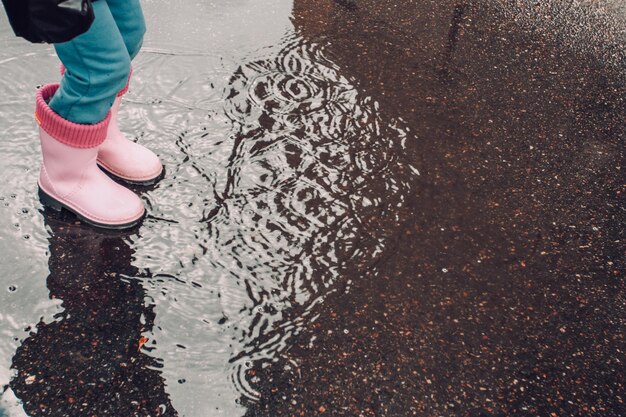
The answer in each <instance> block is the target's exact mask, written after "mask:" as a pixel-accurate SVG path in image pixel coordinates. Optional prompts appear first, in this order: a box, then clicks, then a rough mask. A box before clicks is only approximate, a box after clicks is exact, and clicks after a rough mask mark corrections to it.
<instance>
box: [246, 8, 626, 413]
mask: <svg viewBox="0 0 626 417" xmlns="http://www.w3.org/2000/svg"><path fill="white" fill-rule="evenodd" d="M565 3H566V2H548V3H547V4H543V3H535V2H517V3H516V4H513V2H453V1H419V2H418V1H409V2H403V3H398V2H394V1H385V0H383V1H380V0H377V1H368V0H359V1H347V0H346V1H343V0H342V1H336V2H330V1H306V0H303V1H296V4H295V9H294V22H295V25H296V28H297V30H299V31H300V33H301V34H302V35H303V36H304V37H307V38H309V39H310V40H311V41H318V42H323V43H326V45H327V46H326V47H327V50H328V51H329V53H330V56H331V57H332V59H333V60H334V61H335V62H336V63H337V64H338V65H339V67H340V68H341V71H342V73H343V74H344V75H346V76H348V77H350V78H351V79H354V80H356V82H357V83H358V86H359V88H362V89H363V90H364V91H366V92H367V94H370V95H371V96H372V97H373V98H374V99H375V100H376V101H378V102H379V103H380V112H381V113H382V114H384V117H386V118H388V119H398V118H401V119H402V120H403V121H404V122H405V123H406V124H407V125H408V126H409V128H410V132H411V133H412V134H411V137H410V138H409V139H407V141H406V149H405V151H404V152H402V153H401V154H396V155H394V157H395V158H398V159H402V160H408V161H410V162H411V163H413V164H415V166H417V167H419V169H420V176H419V179H418V180H417V181H416V182H415V183H414V186H413V187H412V192H411V194H410V195H409V196H408V205H407V206H406V207H405V208H404V209H403V210H401V211H395V210H393V209H392V208H387V210H380V211H374V212H371V213H363V218H364V219H365V222H366V224H367V227H368V230H369V231H370V232H371V235H372V236H380V235H381V233H383V232H381V230H384V234H385V235H387V236H389V235H391V236H392V237H391V239H390V240H391V241H393V242H394V243H393V244H392V245H390V246H389V247H388V248H386V250H385V251H384V252H383V253H382V254H380V255H378V256H377V257H376V258H375V259H372V260H371V262H370V263H369V264H367V265H362V264H352V265H348V266H346V268H345V270H344V271H343V273H344V274H345V276H346V277H347V278H348V280H347V281H346V282H349V284H345V285H346V287H349V289H348V290H347V291H338V292H336V293H334V294H332V295H330V296H329V297H328V298H327V299H326V300H325V302H324V303H323V305H322V306H321V308H320V310H319V312H318V314H319V319H318V320H317V321H316V322H315V323H314V324H313V325H312V326H311V327H310V328H309V329H307V330H306V331H305V332H304V333H303V334H301V335H300V336H299V338H298V340H297V341H296V342H294V343H293V347H292V348H291V349H290V350H289V351H288V353H287V354H286V355H285V356H286V360H285V361H284V362H279V363H278V364H277V365H276V366H271V367H268V368H266V369H257V370H256V371H255V376H257V377H258V375H259V374H260V375H262V376H261V377H259V380H260V381H261V382H259V384H258V385H259V387H258V389H259V390H260V391H261V392H262V393H263V397H262V400H261V402H260V403H258V404H254V405H251V407H250V409H249V412H248V414H247V415H248V416H292V415H293V416H300V415H302V416H305V415H307V416H308V415H330V416H410V415H415V416H429V417H430V416H468V417H477V416H480V417H486V416H498V417H500V416H602V417H609V416H610V417H618V416H624V415H626V404H625V403H624V401H626V390H625V386H624V384H625V381H626V378H625V376H626V375H625V369H626V367H624V359H625V358H624V351H625V348H626V344H625V341H624V331H625V318H626V298H625V295H626V292H625V289H626V285H625V282H624V272H625V268H624V267H625V264H624V262H625V259H626V258H625V248H626V246H625V245H624V231H625V220H626V217H625V215H624V201H625V200H624V194H625V192H626V190H625V188H624V187H625V184H626V181H625V180H626V176H625V175H624V150H625V146H624V145H625V138H626V125H625V121H626V88H625V83H624V80H625V76H626V60H625V54H624V39H625V38H624V20H623V18H624V17H625V15H624V14H623V11H624V4H623V3H620V2H614V3H612V4H609V3H605V4H604V5H603V6H605V12H607V10H609V11H608V12H607V14H605V15H602V14H601V13H600V14H596V13H595V12H594V10H595V9H594V8H593V7H594V6H598V3H594V2H588V3H585V4H582V5H581V4H578V3H577V2H569V4H565ZM600 4H601V3H600ZM601 5H602V4H601ZM611 7H613V8H611ZM611 11H612V13H611ZM615 17H617V19H616V20H611V18H615ZM612 25H614V26H612ZM397 175H399V176H401V175H402V172H398V173H397ZM378 182H380V179H378V178H371V180H370V182H369V184H368V186H366V190H365V192H366V193H367V195H368V196H369V197H370V198H372V199H373V198H376V197H380V198H382V199H384V198H385V191H384V190H383V189H380V187H377V185H379V184H377V183H378ZM359 192H363V190H360V191H359ZM311 338H314V342H312V343H309V341H310V340H311ZM286 363H287V364H289V363H291V364H294V365H293V366H292V367H288V368H287V369H289V368H290V370H285V368H284V365H285V364H286Z"/></svg>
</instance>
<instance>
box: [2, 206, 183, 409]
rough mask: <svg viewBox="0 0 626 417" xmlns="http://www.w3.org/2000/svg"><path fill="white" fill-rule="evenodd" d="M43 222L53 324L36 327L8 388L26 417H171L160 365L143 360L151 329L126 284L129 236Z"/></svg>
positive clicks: (135, 291)
mask: <svg viewBox="0 0 626 417" xmlns="http://www.w3.org/2000/svg"><path fill="white" fill-rule="evenodd" d="M55 216H56V214H54V213H50V214H49V215H46V216H45V221H46V225H47V226H48V228H49V232H50V237H49V242H50V261H49V267H50V275H49V276H48V280H47V284H48V288H49V290H50V297H51V298H56V299H61V300H63V304H62V306H63V308H64V311H63V312H62V313H60V314H58V315H57V317H56V321H54V322H52V323H49V324H46V323H43V322H42V323H39V324H38V325H37V327H36V329H33V331H32V332H31V333H30V337H28V338H27V339H26V340H25V341H24V342H23V344H22V345H21V346H20V347H19V348H18V350H17V352H16V354H15V356H14V357H13V364H12V367H13V368H14V370H15V371H16V376H15V377H14V379H13V380H12V382H11V388H12V389H13V391H14V392H15V393H16V395H17V396H18V397H19V398H20V399H21V400H22V401H23V403H24V408H25V410H26V412H27V413H28V414H29V415H31V416H95V415H97V416H101V415H109V416H148V415H150V416H176V415H177V413H176V411H175V410H174V409H173V408H172V406H171V404H170V400H169V398H168V395H167V394H166V393H165V387H164V383H163V379H162V378H161V376H160V372H159V371H158V368H159V367H160V365H159V363H158V362H157V361H155V360H154V359H152V358H150V357H149V356H147V355H145V354H144V353H142V349H147V348H146V347H143V348H142V346H140V345H143V343H144V340H142V333H143V332H145V331H149V330H150V329H151V328H152V325H153V322H154V313H153V309H152V307H146V306H145V305H144V297H145V292H144V289H143V288H142V286H141V283H140V282H138V281H137V280H136V279H134V278H132V277H133V276H136V275H137V274H138V271H137V270H136V269H135V268H134V267H132V266H131V261H132V257H133V251H132V250H131V249H130V248H129V246H128V243H127V239H128V237H129V236H130V234H131V233H132V232H109V233H107V232H102V231H97V230H94V229H92V228H90V227H86V226H83V225H79V224H73V223H71V221H68V219H67V218H58V217H55Z"/></svg>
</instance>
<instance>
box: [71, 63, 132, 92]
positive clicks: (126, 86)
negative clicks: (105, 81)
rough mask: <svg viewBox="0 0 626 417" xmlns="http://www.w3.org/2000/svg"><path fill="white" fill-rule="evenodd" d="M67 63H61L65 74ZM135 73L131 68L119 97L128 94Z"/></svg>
mask: <svg viewBox="0 0 626 417" xmlns="http://www.w3.org/2000/svg"><path fill="white" fill-rule="evenodd" d="M65 71H66V69H65V65H63V64H61V75H64V74H65ZM131 75H133V69H132V68H131V69H130V73H129V74H128V80H127V81H126V85H125V86H124V88H122V89H121V90H120V91H119V92H118V93H117V96H118V97H122V96H123V95H124V94H126V93H127V92H128V86H129V85H130V76H131Z"/></svg>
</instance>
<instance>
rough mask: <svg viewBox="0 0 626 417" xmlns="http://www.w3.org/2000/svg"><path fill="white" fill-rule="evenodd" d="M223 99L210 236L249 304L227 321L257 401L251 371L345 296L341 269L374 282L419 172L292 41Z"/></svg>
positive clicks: (317, 57)
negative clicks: (227, 151) (221, 164)
mask: <svg viewBox="0 0 626 417" xmlns="http://www.w3.org/2000/svg"><path fill="white" fill-rule="evenodd" d="M226 94H227V96H226V100H227V101H226V112H227V115H228V118H229V119H230V120H231V121H232V123H234V125H235V130H234V134H233V135H232V153H231V155H230V158H229V164H228V167H227V180H226V181H225V185H224V187H223V189H222V190H218V195H219V196H220V198H219V200H220V201H221V206H220V208H219V210H218V211H217V212H216V213H215V216H216V217H218V218H220V219H219V221H215V222H208V223H207V229H208V230H207V232H208V233H207V234H208V235H210V236H211V237H212V238H213V239H215V241H214V242H213V244H214V245H215V246H216V247H221V248H222V249H221V250H222V252H223V255H224V257H223V258H221V261H222V262H224V263H225V264H228V269H229V271H230V273H231V274H232V276H233V277H234V278H236V279H237V280H238V282H239V285H240V286H241V287H242V288H245V290H246V293H247V296H248V297H249V300H250V301H249V302H247V303H246V306H245V308H243V309H241V310H240V311H238V312H237V314H238V317H231V319H236V320H235V324H233V327H234V329H237V330H238V335H237V340H238V344H237V346H236V348H235V351H234V352H233V357H232V358H231V363H232V364H233V366H234V367H235V372H234V373H235V377H234V380H235V382H236V384H237V385H238V386H239V388H240V390H241V391H242V393H243V395H244V396H247V397H249V398H250V397H251V398H254V397H255V396H256V393H255V392H254V391H253V390H252V389H251V388H250V384H249V383H250V382H252V383H254V382H255V381H256V380H255V378H254V376H253V375H254V373H255V371H254V370H252V369H250V368H251V367H255V368H257V367H259V366H261V367H263V366H264V365H263V364H264V363H265V364H267V363H268V362H272V361H276V360H277V359H278V358H279V356H280V355H281V353H283V352H284V351H285V350H286V349H287V348H288V343H289V339H290V338H291V337H292V336H294V335H296V334H297V333H298V332H299V331H300V330H301V329H302V328H303V327H305V326H309V325H310V323H311V320H313V319H314V318H315V306H316V305H317V304H318V303H320V302H321V301H323V299H324V297H325V296H327V295H328V294H329V293H330V292H332V291H336V290H340V291H346V290H347V288H348V287H349V285H350V282H346V281H347V279H343V280H342V279H341V278H342V277H345V276H346V274H345V271H346V270H350V271H351V273H350V276H352V277H354V276H359V273H360V274H363V275H364V274H375V273H376V268H375V265H376V261H377V257H378V256H379V255H380V254H381V253H382V249H383V248H384V247H385V246H386V245H388V243H389V241H390V240H391V238H392V237H393V236H394V235H395V234H396V233H397V232H398V222H400V221H401V218H402V212H403V210H404V209H405V207H404V206H405V204H404V203H405V197H406V195H407V193H409V192H410V190H411V187H412V183H413V182H414V181H415V180H416V178H417V175H418V172H417V170H416V169H415V168H412V167H411V166H410V165H408V164H407V163H406V162H404V161H403V160H402V158H401V157H399V155H401V154H402V149H403V148H404V145H405V141H406V138H407V136H408V135H410V133H409V132H408V130H407V129H406V128H405V127H404V126H403V124H402V122H401V121H400V120H392V121H385V120H383V119H382V118H381V116H380V114H379V113H378V105H377V103H376V102H374V101H373V100H371V99H370V98H369V97H367V96H362V95H361V94H360V93H359V92H358V90H357V89H356V88H355V87H354V85H353V84H352V83H351V82H350V81H349V80H348V79H346V78H345V77H343V76H342V75H340V74H339V72H338V68H337V67H336V65H335V64H333V62H332V61H331V60H330V59H329V58H328V57H327V56H325V53H324V50H323V48H322V47H321V46H320V45H318V44H312V43H308V42H306V41H304V40H302V39H301V38H299V37H297V36H295V35H293V34H292V35H290V36H288V37H286V39H285V41H284V42H283V45H282V48H281V49H280V50H279V51H278V53H276V54H275V55H274V56H270V57H268V58H265V59H260V60H256V61H253V62H249V63H247V64H244V65H242V66H240V67H239V68H238V69H237V70H236V72H235V74H234V75H233V77H232V78H231V80H230V83H229V86H228V88H227V89H226ZM220 243H221V245H220ZM359 271H360V272H359ZM223 297H225V298H228V297H229V294H223ZM226 302H228V301H226Z"/></svg>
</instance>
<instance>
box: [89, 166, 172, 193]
mask: <svg viewBox="0 0 626 417" xmlns="http://www.w3.org/2000/svg"><path fill="white" fill-rule="evenodd" d="M96 163H97V164H98V167H99V168H100V169H101V170H102V171H104V172H105V173H106V174H107V175H109V176H110V177H113V178H114V179H116V180H118V181H121V182H124V183H126V184H130V185H142V186H144V187H147V186H150V185H154V184H156V183H157V182H159V181H160V180H161V179H162V178H163V177H164V176H165V167H163V168H162V169H161V172H160V173H159V175H157V176H156V177H154V178H150V179H147V180H143V181H137V180H132V179H128V178H124V177H122V176H121V175H119V174H117V173H115V172H114V171H112V170H110V169H109V168H107V166H106V165H104V164H103V163H102V162H100V161H96Z"/></svg>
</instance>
